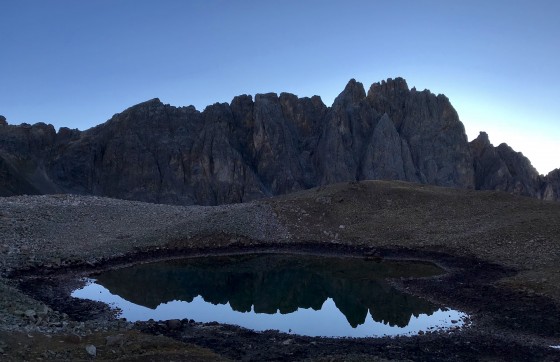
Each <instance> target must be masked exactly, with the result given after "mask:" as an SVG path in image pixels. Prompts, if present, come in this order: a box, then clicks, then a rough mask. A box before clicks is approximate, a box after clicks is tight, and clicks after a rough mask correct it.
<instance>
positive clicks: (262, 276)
mask: <svg viewBox="0 0 560 362" xmlns="http://www.w3.org/2000/svg"><path fill="white" fill-rule="evenodd" d="M439 273H441V269H439V268H437V267H436V266H435V265H433V264H428V263H417V262H401V261H399V262H394V261H383V262H375V261H370V260H363V259H359V258H338V257H319V256H290V255H274V254H265V255H240V256H220V257H210V258H191V259H185V260H181V261H167V262H160V263H150V264H141V265H137V266H133V267H129V268H123V269H118V270H113V271H108V272H105V273H103V274H101V275H98V276H96V277H95V278H96V279H90V280H89V281H88V284H87V285H86V286H85V287H84V288H81V289H78V290H76V291H74V292H73V294H72V296H74V297H76V298H84V299H91V300H96V301H102V302H105V303H108V304H111V305H112V306H114V307H118V308H119V309H121V310H122V314H121V317H123V318H126V319H127V320H129V321H137V320H148V319H154V320H166V319H175V318H178V319H182V318H189V319H194V320H196V321H198V322H212V321H217V322H220V323H229V324H235V325H240V326H243V327H246V328H250V329H254V330H257V331H262V330H267V329H277V330H280V331H283V332H291V333H296V334H302V335H309V336H335V337H366V336H383V335H403V334H416V333H418V332H419V331H427V330H430V329H434V328H447V327H451V326H460V325H462V323H463V322H462V319H463V318H464V317H466V315H465V314H464V313H462V312H459V311H454V310H447V309H445V308H442V307H440V306H435V305H433V304H432V303H429V302H427V301H425V300H422V299H420V298H416V297H414V296H411V295H408V294H405V293H401V292H399V291H397V290H395V289H394V288H392V287H391V286H390V285H389V284H388V283H387V282H386V280H385V279H386V278H398V277H412V276H414V277H424V276H432V275H437V274H439ZM452 321H453V322H452Z"/></svg>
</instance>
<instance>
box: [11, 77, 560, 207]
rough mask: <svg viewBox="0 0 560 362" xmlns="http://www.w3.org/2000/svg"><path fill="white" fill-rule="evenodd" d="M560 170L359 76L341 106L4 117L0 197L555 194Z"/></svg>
mask: <svg viewBox="0 0 560 362" xmlns="http://www.w3.org/2000/svg"><path fill="white" fill-rule="evenodd" d="M559 173H560V172H556V173H554V174H553V173H551V175H549V176H547V177H546V178H544V177H541V176H539V175H538V174H537V173H536V171H535V170H534V168H532V166H531V164H530V162H529V161H528V160H527V159H526V158H525V157H523V156H522V155H521V154H518V153H516V152H514V151H513V150H511V148H509V147H508V146H507V145H500V146H498V147H496V148H495V147H493V146H492V145H491V144H490V142H489V141H488V137H487V136H486V138H485V136H484V135H481V137H479V138H478V139H477V140H475V141H473V142H471V143H470V144H469V143H468V141H467V137H466V135H465V131H464V127H463V125H462V123H461V122H460V121H459V117H458V116H457V113H456V112H455V110H454V109H453V107H452V106H451V104H450V102H449V100H448V99H447V98H446V97H445V96H443V95H437V96H436V95H434V94H432V93H430V92H429V91H427V90H425V91H422V92H418V91H416V89H414V88H413V89H412V90H409V88H408V85H407V84H406V82H405V80H404V79H402V78H397V79H394V80H393V79H388V80H387V81H382V82H380V83H374V84H373V85H372V86H371V87H370V88H369V91H368V92H367V95H366V92H365V89H364V87H363V85H362V84H361V83H359V82H356V81H355V80H353V79H352V80H350V82H348V84H347V86H346V87H345V89H344V90H343V92H342V93H341V94H340V95H339V96H338V97H337V98H336V100H335V101H334V103H333V105H332V107H327V106H325V105H324V104H323V102H322V101H321V99H320V98H319V97H318V96H314V97H311V98H298V97H297V96H295V95H293V94H289V93H281V94H280V95H279V96H278V95H277V94H275V93H268V94H257V95H256V96H255V98H254V100H253V97H251V96H248V95H242V96H238V97H235V98H234V99H233V100H232V102H231V104H227V103H216V104H213V105H211V106H208V107H206V109H205V110H204V111H203V112H200V111H197V110H196V109H195V108H194V107H192V106H190V107H179V108H178V107H173V106H170V105H166V104H163V103H162V102H160V101H159V99H152V100H150V101H147V102H144V103H140V104H138V105H135V106H133V107H131V108H129V109H127V110H125V111H124V112H122V113H120V114H116V115H115V116H113V117H112V118H111V119H110V120H108V121H107V122H105V123H104V124H101V125H99V126H97V127H94V128H91V129H89V130H86V131H78V130H70V129H68V128H61V129H60V130H59V131H58V133H57V132H55V130H54V128H53V126H51V125H45V124H43V123H38V124H35V125H33V126H31V125H27V124H22V125H19V126H13V125H9V124H7V122H6V120H5V118H4V117H0V195H3V196H6V195H14V194H23V193H26V194H44V193H77V194H92V195H102V196H109V197H115V198H122V199H131V200H140V201H148V202H157V203H170V204H184V205H188V204H200V205H216V204H223V203H234V202H245V201H249V200H254V199H258V198H262V197H265V196H271V195H279V194H285V193H289V192H293V191H297V190H302V189H307V188H310V187H314V186H319V185H324V184H328V183H333V182H340V181H355V180H366V179H394V180H405V181H411V182H420V183H429V184H434V185H440V186H451V187H461V188H476V189H496V190H503V191H508V192H513V193H518V194H522V195H528V196H533V197H539V198H545V199H551V200H556V199H558V197H559V196H558V195H559V188H560V175H559Z"/></svg>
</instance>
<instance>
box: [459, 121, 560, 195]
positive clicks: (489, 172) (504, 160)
mask: <svg viewBox="0 0 560 362" xmlns="http://www.w3.org/2000/svg"><path fill="white" fill-rule="evenodd" d="M470 146H471V152H472V155H473V157H474V170H475V187H476V189H479V190H499V191H505V192H510V193H514V194H518V195H524V196H531V197H536V198H539V199H541V198H542V199H545V200H559V195H560V193H559V186H560V182H559V181H560V179H559V176H560V170H558V169H557V170H555V171H552V172H551V173H550V174H549V175H548V176H541V175H539V173H538V172H537V170H535V168H534V167H533V166H532V165H531V162H530V161H529V159H528V158H527V157H525V156H523V154H522V153H520V152H515V151H514V150H513V149H512V148H511V147H509V146H508V145H507V144H505V143H502V144H500V145H499V146H498V147H494V146H493V145H492V144H491V143H490V140H489V139H488V135H487V134H486V133H485V132H480V134H479V136H478V137H477V138H476V139H474V140H473V141H472V142H471V143H470Z"/></svg>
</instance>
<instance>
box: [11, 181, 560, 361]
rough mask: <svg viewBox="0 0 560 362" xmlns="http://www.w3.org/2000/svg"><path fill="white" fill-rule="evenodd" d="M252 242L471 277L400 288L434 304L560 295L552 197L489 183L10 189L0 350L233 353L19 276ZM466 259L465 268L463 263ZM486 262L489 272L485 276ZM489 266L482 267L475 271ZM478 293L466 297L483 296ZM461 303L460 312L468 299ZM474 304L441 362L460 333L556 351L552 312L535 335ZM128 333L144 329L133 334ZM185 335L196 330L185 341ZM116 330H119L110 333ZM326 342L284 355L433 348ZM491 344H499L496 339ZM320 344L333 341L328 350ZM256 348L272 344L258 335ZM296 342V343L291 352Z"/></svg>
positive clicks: (165, 356) (545, 301) (533, 301)
mask: <svg viewBox="0 0 560 362" xmlns="http://www.w3.org/2000/svg"><path fill="white" fill-rule="evenodd" d="M263 247H282V248H289V249H290V250H292V251H297V250H298V248H300V247H301V248H307V249H309V248H314V247H315V248H318V249H321V250H333V251H334V252H337V250H347V251H348V250H350V251H352V252H357V253H363V254H367V255H374V256H379V255H381V256H390V255H396V256H399V257H402V256H406V255H408V256H409V257H413V258H424V259H429V260H434V261H436V262H438V263H440V264H443V265H444V266H445V267H446V268H447V269H448V270H449V271H450V273H451V274H453V273H455V274H453V275H455V276H454V277H453V278H455V279H453V278H451V279H450V281H452V282H453V283H456V285H455V284H454V285H455V286H457V285H458V283H463V284H468V283H471V284H472V285H470V286H469V288H471V289H472V290H471V289H465V288H463V289H461V288H451V289H449V290H447V291H446V292H445V293H444V292H442V291H444V290H445V288H442V287H441V285H440V286H436V285H428V284H425V285H423V284H416V285H415V284H414V283H413V284H411V285H407V286H406V288H409V289H410V290H411V291H414V292H415V293H416V294H419V295H424V296H426V297H427V298H432V299H438V300H445V299H446V293H447V294H448V295H451V296H455V297H460V298H463V299H464V300H469V298H468V297H469V296H470V294H468V293H472V294H473V295H476V294H481V295H482V294H484V293H490V294H488V295H498V296H499V297H496V303H498V304H496V305H498V306H499V305H502V304H503V303H506V304H507V303H510V304H511V302H512V301H513V300H517V299H519V300H521V301H524V300H526V302H523V303H524V304H523V303H521V302H520V304H519V306H517V307H515V308H517V309H515V310H514V311H513V312H512V313H514V312H516V311H525V309H526V310H531V309H534V310H539V311H541V312H542V313H546V312H547V310H548V312H554V311H553V310H552V309H555V308H557V307H558V306H559V305H560V268H558V265H560V203H552V202H542V201H539V200H533V199H528V198H522V197H515V196H511V195H507V194H503V193H497V192H480V191H468V190H457V189H449V188H438V187H433V186H425V185H415V184H410V183H404V182H382V181H371V182H370V181H368V182H359V183H355V182H354V183H346V184H337V185H333V186H328V187H324V188H318V189H312V190H307V191H304V192H300V193H295V194H291V195H287V196H283V197H279V198H273V199H266V200H262V201H259V202H252V203H247V204H236V205H224V206H217V207H202V206H192V207H179V206H170V205H156V204H147V203H141V202H133V201H124V200H116V199H109V198H100V197H90V196H74V195H48V196H17V197H8V198H0V357H4V358H5V359H7V360H20V359H22V358H23V357H25V358H29V359H30V358H31V357H33V359H35V357H36V358H41V359H47V360H48V359H51V360H56V359H62V358H71V359H80V358H83V359H88V358H92V357H93V354H92V353H91V348H90V349H89V351H88V350H87V349H86V346H88V345H90V344H91V345H96V346H97V351H96V354H95V355H96V357H97V358H98V359H103V358H108V359H109V357H110V358H115V357H119V358H133V359H134V360H158V358H159V360H169V359H172V357H173V356H175V354H178V356H183V357H185V356H187V355H188V356H191V359H194V360H196V359H197V358H198V359H200V360H208V359H214V360H219V359H223V358H231V359H242V358H240V355H239V351H237V350H236V352H235V353H233V352H231V351H232V350H233V348H234V347H233V346H230V345H225V346H221V347H220V346H217V345H216V344H215V343H214V342H212V343H214V344H212V343H210V342H209V341H214V340H215V339H216V338H218V339H219V338H224V334H223V330H221V329H220V328H218V327H215V328H212V327H208V326H206V327H204V328H202V326H199V328H198V327H197V328H198V329H195V331H196V333H195V332H193V329H192V328H193V326H192V325H189V326H186V325H185V327H184V328H183V329H184V333H183V334H181V336H177V335H175V334H176V333H175V332H176V331H173V333H172V331H168V332H169V333H167V334H169V336H168V337H170V338H168V337H163V336H159V337H157V338H160V340H158V341H160V342H161V343H160V342H158V343H152V342H153V340H152V339H150V338H151V337H149V336H153V335H155V334H158V333H159V334H166V333H165V331H161V330H160V329H161V328H159V327H158V326H159V325H157V326H146V325H143V326H141V327H138V326H135V325H132V324H130V323H126V322H124V321H119V320H116V319H114V318H110V317H108V316H107V313H101V312H100V313H99V316H98V317H92V318H85V320H79V318H76V316H75V315H72V313H70V314H71V315H68V314H67V313H65V309H64V308H62V307H61V308H59V306H58V305H56V304H53V303H52V300H53V298H54V296H52V295H51V296H50V297H49V298H50V299H49V298H46V297H45V298H43V297H40V295H43V294H41V293H40V290H38V291H37V290H31V292H30V290H26V289H25V288H22V280H28V279H29V278H31V277H32V276H33V275H35V274H45V273H47V272H50V271H52V272H57V271H70V272H71V273H73V274H72V275H78V274H79V272H78V270H89V271H92V270H96V269H98V268H102V267H106V266H107V265H115V264H123V263H129V262H134V261H138V260H146V259H150V258H162V257H173V256H179V255H183V254H185V253H186V254H189V253H194V252H198V253H200V252H204V251H208V252H215V251H217V250H219V251H228V250H250V249H251V248H263ZM450 258H451V259H450ZM446 260H447V261H446ZM481 265H482V266H483V267H481ZM471 266H472V270H473V271H471V272H469V269H471ZM475 266H478V267H477V268H475ZM494 266H496V268H497V269H496V270H500V272H499V273H498V272H496V273H493V274H492V273H486V272H485V270H490V269H492V268H494ZM474 270H476V273H475V271H474ZM458 271H461V273H463V274H464V275H471V277H472V278H471V279H469V280H471V281H470V282H465V281H460V280H462V279H461V278H460V275H463V274H460V273H458ZM469 273H471V274H469ZM487 274H488V275H490V274H492V275H493V276H492V277H488V278H486V276H485V275H487ZM31 284H32V285H35V288H36V289H41V286H37V285H36V284H33V283H31ZM403 288H404V286H403ZM485 288H486V289H485ZM45 289H46V287H45ZM487 289H488V290H487ZM454 293H456V294H454ZM461 293H463V294H461ZM465 293H467V294H465ZM473 298H474V297H473ZM500 298H502V299H500ZM523 298H528V299H523ZM475 299H476V298H474V299H473V300H472V301H471V304H472V305H475V304H476V303H482V302H480V301H478V302H477V300H475ZM49 300H50V301H51V302H49ZM44 302H46V304H45V303H44ZM61 303H62V304H64V302H61ZM66 303H68V302H66ZM500 303H502V304H500ZM459 304H460V303H459ZM513 304H515V303H513ZM516 305H517V304H516ZM464 307H467V309H468V305H464ZM477 308H479V309H480V310H482V312H480V313H479V314H480V318H479V321H480V322H479V324H480V325H483V326H486V327H484V329H481V332H480V333H479V334H477V337H468V336H465V335H463V336H462V337H456V338H455V337H454V338H455V339H453V340H454V341H461V345H460V346H459V347H458V351H459V352H457V354H456V355H457V356H459V357H457V358H450V359H456V360H469V358H471V357H473V356H474V355H476V350H471V349H472V346H470V344H469V343H470V342H469V341H477V340H478V341H480V340H482V337H481V336H482V335H483V334H484V335H491V336H493V337H492V338H494V339H488V338H487V337H485V340H493V341H494V340H495V342H493V343H496V348H494V347H492V346H489V347H488V348H487V352H485V353H489V355H491V354H492V353H493V352H492V353H491V352H490V351H492V350H493V348H494V349H495V350H496V351H498V353H501V352H500V351H502V350H503V351H507V348H506V347H507V346H506V345H505V344H506V342H505V341H506V340H507V341H510V342H511V341H517V342H515V343H519V348H520V350H521V351H523V350H524V349H523V348H525V349H527V348H529V347H527V345H524V344H523V343H524V342H523V343H522V342H519V341H522V340H527V341H531V342H530V344H531V346H534V345H540V346H541V347H539V348H541V349H540V350H539V349H537V350H535V351H532V350H531V351H532V352H531V353H532V354H529V356H531V355H534V356H537V357H538V359H540V360H542V359H550V360H554V359H555V358H556V357H559V358H560V356H559V355H558V353H560V352H558V353H557V352H556V351H557V350H554V349H550V351H548V350H542V348H544V347H542V346H544V345H546V344H551V345H560V332H559V331H560V327H554V323H556V322H558V321H556V319H554V320H551V321H550V323H552V324H551V325H552V327H550V330H547V332H546V333H545V332H543V333H540V334H539V333H538V332H535V331H533V329H530V328H529V329H523V328H521V329H519V330H516V329H515V326H513V324H511V325H509V324H507V325H506V324H504V325H500V326H498V327H497V324H496V323H497V322H496V319H495V318H494V319H492V318H490V317H488V318H486V319H485V316H486V315H485V314H484V313H486V312H484V311H486V310H488V316H490V315H491V314H492V313H497V314H500V312H496V311H494V312H491V311H492V310H493V309H492V308H494V306H492V307H489V306H488V305H485V304H484V303H483V305H482V306H480V307H477ZM539 308H540V309H539ZM541 309H542V310H541ZM471 310H473V311H475V310H476V308H471ZM66 311H67V312H68V310H66ZM538 316H540V315H537V317H538ZM504 318H506V317H504ZM507 318H510V317H507ZM507 318H506V319H507ZM513 318H514V317H513ZM183 324H184V323H183ZM498 324H499V323H498ZM512 326H513V327H512ZM201 328H202V329H201ZM139 329H140V330H143V331H144V332H145V333H140V332H138V330H139ZM545 329H546V328H545ZM164 330H167V329H165V328H164ZM139 333H140V334H139ZM146 333H148V334H146ZM193 333H195V335H200V336H205V338H202V339H201V338H194V337H193ZM228 333H230V332H228ZM232 333H233V332H232ZM469 333H472V332H469ZM119 335H122V337H115V336H119ZM229 335H230V334H228V336H229ZM237 335H238V336H243V338H241V337H239V338H240V339H235V338H233V339H232V341H233V342H232V343H238V346H239V345H244V343H253V342H255V341H257V339H258V338H261V337H258V336H257V337H255V336H252V337H248V336H247V335H244V334H243V333H241V332H239V331H238V332H237ZM220 336H221V337H220ZM500 336H501V337H500ZM504 336H508V337H507V338H506V337H504ZM53 338H55V339H58V340H60V341H62V342H59V343H60V345H58V346H59V347H60V346H63V347H64V348H63V347H60V348H58V349H53V348H52V340H53ZM107 338H109V340H111V341H112V340H113V339H114V338H117V339H119V338H120V340H121V342H119V343H120V344H119V348H108V347H110V343H109V342H107V341H108V340H107ZM153 338H156V337H153ZM161 338H168V339H165V340H164V339H161ZM228 338H230V339H231V337H228ZM422 338H424V337H422ZM430 338H432V339H434V337H430ZM438 338H439V337H438ZM442 338H443V337H442ZM477 338H478V339H477ZM147 340H149V341H152V342H150V343H148V342H147ZM435 340H438V339H437V338H435ZM100 341H101V342H100ZM123 341H126V343H125V342H123ZM179 341H180V342H179ZM251 341H252V342H251ZM302 341H303V342H301V343H303V344H305V343H307V344H309V343H310V342H309V341H307V340H302ZM500 341H501V342H500ZM467 342H469V343H467ZM510 342H507V343H510ZM177 343H179V345H177ZM193 343H194V344H196V346H195V345H193ZM255 343H256V342H255ZM329 343H331V342H329ZM337 343H339V342H332V344H325V350H324V353H320V352H317V353H316V354H314V355H309V354H302V355H300V356H299V357H298V358H295V357H294V359H309V358H311V359H314V358H318V359H320V360H328V359H329V358H334V359H335V360H336V359H337V358H342V357H343V356H346V357H345V358H343V359H349V360H352V359H353V358H354V359H355V360H361V359H364V358H365V357H367V358H369V359H371V360H383V359H384V358H387V359H402V358H403V357H407V356H410V358H411V359H412V360H422V359H426V358H428V357H426V356H430V354H425V353H424V352H421V349H418V350H417V349H415V348H416V347H414V348H413V347H410V346H412V344H411V342H410V339H409V340H406V341H404V340H403V342H399V343H400V345H402V353H401V354H398V353H397V354H395V353H394V349H391V351H390V352H391V353H389V352H388V350H385V349H383V348H381V347H379V346H381V345H383V346H387V345H388V344H387V343H385V344H383V343H382V342H379V341H377V342H371V343H373V344H374V345H375V346H378V347H379V348H378V349H375V348H374V349H372V351H374V350H375V354H373V352H372V353H370V354H367V356H366V354H364V353H365V352H364V351H363V350H362V347H360V348H358V347H356V348H357V349H356V351H354V352H352V351H351V350H348V348H350V349H351V348H352V347H351V346H350V347H349V346H348V343H347V342H344V346H343V345H342V344H337ZM341 343H342V342H341ZM360 343H362V342H360ZM364 343H365V342H364ZM430 343H432V342H430ZM433 343H435V342H433ZM448 343H449V340H448V337H445V339H442V340H441V341H439V342H437V343H435V344H434V346H432V347H431V348H433V349H437V348H436V347H437V346H441V348H444V347H443V346H445V345H446V344H448ZM462 343H465V344H464V345H463V344H462ZM500 343H503V344H504V346H502V347H504V348H502V349H501V347H500V346H499V344H500ZM511 343H513V342H511ZM527 343H529V342H527ZM331 345H332V348H331V347H328V346H331ZM366 345H367V343H366ZM139 346H142V347H139ZM158 346H159V347H158ZM162 346H167V347H166V348H167V349H165V348H163V347H162ZM262 346H263V348H267V349H268V350H269V351H272V350H274V349H270V346H267V345H266V343H262ZM297 346H298V344H297V343H295V344H294V348H296V347H297ZM356 346H358V344H356ZM360 346H361V344H360ZM407 346H409V347H407ZM524 346H525V347H524ZM162 348H163V349H162ZM329 348H331V349H329ZM337 348H338V350H337ZM342 348H343V349H344V352H341V350H340V349H342ZM364 348H365V347H364ZM376 348H377V347H376ZM531 348H532V347H531ZM284 350H286V351H287V350H289V349H288V348H283V349H281V350H279V351H278V355H279V356H282V353H284V352H282V351H284ZM513 350H515V348H514V349H513ZM111 351H112V352H111ZM158 351H159V352H158ZM216 351H218V354H216V353H215V352H216ZM469 351H470V352H469ZM527 351H529V349H527ZM543 351H544V352H543ZM111 353H112V354H111ZM236 353H237V354H236ZM286 353H288V352H286ZM504 353H505V352H504ZM555 353H556V354H555ZM549 354H550V355H549ZM247 356H249V357H247ZM247 356H245V357H244V358H245V359H262V358H263V354H262V353H261V354H259V353H255V354H252V355H250V354H247ZM250 356H253V357H252V358H251V357H250ZM422 356H423V357H422ZM434 356H435V354H434ZM175 357H176V356H175ZM183 357H179V358H178V359H184V358H183ZM284 357H286V356H285V355H284ZM325 358H326V359H325ZM428 359H429V358H428ZM499 359H500V358H498V360H499ZM443 360H445V358H444V359H443ZM535 360H537V359H535Z"/></svg>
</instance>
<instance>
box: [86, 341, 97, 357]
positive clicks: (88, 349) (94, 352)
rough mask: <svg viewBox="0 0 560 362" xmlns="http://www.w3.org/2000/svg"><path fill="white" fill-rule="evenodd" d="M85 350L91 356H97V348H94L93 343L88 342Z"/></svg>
mask: <svg viewBox="0 0 560 362" xmlns="http://www.w3.org/2000/svg"><path fill="white" fill-rule="evenodd" d="M86 352H87V353H88V354H89V355H90V356H92V357H95V356H97V348H95V346H94V345H93V344H88V345H87V346H86Z"/></svg>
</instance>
